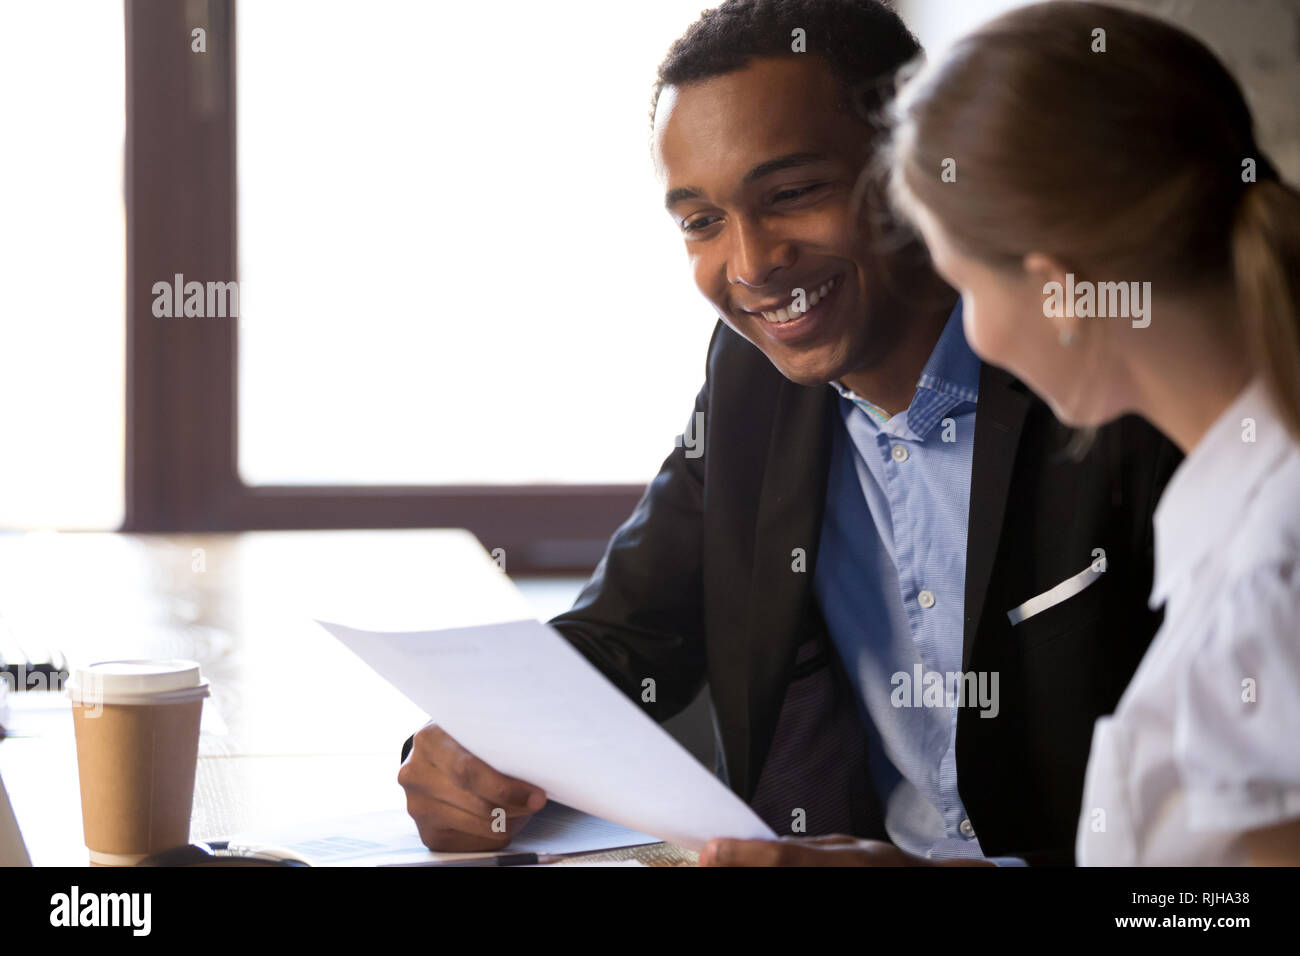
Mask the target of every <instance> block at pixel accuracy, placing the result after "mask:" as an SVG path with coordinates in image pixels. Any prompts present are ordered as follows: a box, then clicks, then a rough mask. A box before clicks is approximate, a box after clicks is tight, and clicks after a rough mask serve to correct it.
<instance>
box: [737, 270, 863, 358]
mask: <svg viewBox="0 0 1300 956" xmlns="http://www.w3.org/2000/svg"><path fill="white" fill-rule="evenodd" d="M842 285H843V282H842V276H841V275H834V276H831V277H830V278H829V279H826V280H824V281H822V282H821V283H819V284H818V285H815V286H814V285H811V284H809V285H807V286H795V287H794V288H795V289H802V290H803V295H801V296H800V295H796V294H795V293H794V292H793V291H792V292H791V294H790V295H788V296H786V297H785V298H783V299H770V300H768V301H766V302H761V303H755V304H754V306H753V307H742V311H744V312H745V313H746V314H747V315H748V316H750V317H751V318H754V319H761V322H758V323H756V324H758V325H760V326H761V327H762V328H763V331H764V332H766V333H767V334H768V335H769V336H770V337H771V338H773V339H775V340H776V341H777V342H780V343H782V344H790V343H791V342H794V341H796V340H801V339H804V338H807V337H809V336H811V335H812V334H813V333H814V332H816V331H817V330H818V329H819V328H820V327H821V326H822V323H823V320H824V319H825V318H826V317H827V316H829V315H830V314H831V312H832V310H833V308H834V306H835V304H836V302H837V301H838V300H839V290H840V288H841V287H842Z"/></svg>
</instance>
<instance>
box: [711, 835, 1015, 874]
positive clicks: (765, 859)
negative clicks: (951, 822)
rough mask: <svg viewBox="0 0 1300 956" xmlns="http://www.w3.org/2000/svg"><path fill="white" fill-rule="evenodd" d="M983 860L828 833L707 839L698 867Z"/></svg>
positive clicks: (945, 863)
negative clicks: (928, 854) (942, 856)
mask: <svg viewBox="0 0 1300 956" xmlns="http://www.w3.org/2000/svg"><path fill="white" fill-rule="evenodd" d="M963 865H987V866H993V865H994V864H992V863H988V861H986V860H943V861H935V860H927V859H925V858H924V857H919V856H913V855H912V854H910V853H906V852H904V851H903V850H900V849H899V848H898V847H896V846H894V844H892V843H885V842H883V841H881V840H859V839H858V838H857V837H851V836H845V835H844V834H842V833H835V834H831V835H829V836H815V837H784V838H782V839H780V840H728V839H717V840H710V841H709V842H708V843H707V844H705V847H704V849H703V850H701V851H700V866H963Z"/></svg>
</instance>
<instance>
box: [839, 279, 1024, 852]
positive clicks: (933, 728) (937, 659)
mask: <svg viewBox="0 0 1300 956" xmlns="http://www.w3.org/2000/svg"><path fill="white" fill-rule="evenodd" d="M979 373H980V362H979V359H978V358H977V357H976V356H975V354H974V353H973V352H972V351H971V350H970V347H969V346H968V345H967V343H966V338H965V335H964V334H963V331H962V319H961V303H960V302H958V304H957V306H956V307H955V308H954V309H953V312H952V314H951V315H950V316H949V318H948V322H947V325H945V326H944V330H943V333H942V334H941V335H940V337H939V341H938V343H937V344H936V345H935V347H934V351H933V352H932V353H931V355H930V358H929V361H928V362H926V365H925V368H924V370H923V371H922V373H921V377H920V378H919V379H918V380H917V387H916V394H915V395H914V396H913V398H912V402H911V404H910V405H909V406H908V407H907V409H906V410H905V411H902V412H899V413H898V414H897V415H894V416H892V417H890V416H888V415H887V414H885V413H884V412H883V411H882V410H881V409H880V408H878V407H877V406H875V405H873V404H872V403H871V402H870V401H867V400H866V399H864V398H862V397H861V396H858V395H855V394H854V393H853V392H852V391H850V390H849V389H847V388H845V387H844V386H843V385H841V384H840V383H838V382H834V383H832V385H833V387H834V388H835V389H836V390H837V391H838V392H839V394H840V399H839V400H838V402H837V403H836V405H837V408H836V414H837V417H838V418H839V419H840V420H841V421H842V423H843V427H837V428H836V429H834V441H833V448H832V459H831V470H830V476H829V481H828V485H827V495H826V511H825V516H824V518H823V522H822V531H821V541H820V544H819V552H818V559H817V564H816V573H815V577H814V589H815V591H816V594H817V598H818V601H819V603H820V606H821V610H822V615H823V617H824V618H825V620H826V624H827V627H828V629H829V631H830V634H831V638H832V640H833V641H834V642H835V646H836V648H837V650H838V651H839V654H840V657H841V659H842V660H843V662H844V666H845V670H846V671H847V673H848V676H849V679H850V680H851V681H852V682H853V685H854V688H855V690H856V691H857V696H858V703H859V707H860V712H861V715H862V719H863V723H864V724H865V726H866V727H867V731H868V737H869V739H870V741H871V751H870V762H871V772H872V777H873V780H874V783H875V786H876V790H877V793H878V794H879V796H880V802H881V806H882V807H883V808H884V811H885V828H886V830H887V832H888V833H889V837H890V839H891V840H892V841H893V842H894V843H895V844H896V845H898V846H899V847H901V848H902V849H904V850H906V851H908V852H910V853H915V854H918V855H921V856H929V857H932V858H934V859H945V858H952V857H980V856H982V852H981V850H980V846H979V840H978V837H977V835H976V833H975V831H974V829H973V828H972V826H971V823H970V821H969V819H968V818H967V816H966V809H965V807H963V806H962V802H961V797H960V796H959V795H958V793H957V757H956V740H957V708H956V707H955V706H952V705H951V704H952V699H951V695H949V694H948V692H947V688H949V687H950V686H952V684H951V683H950V682H951V681H952V680H953V678H951V677H949V676H948V675H955V674H958V673H960V671H961V658H962V633H963V628H962V621H963V614H962V611H963V603H964V598H965V582H966V523H967V517H968V513H969V509H970V472H971V453H972V451H973V449H974V436H975V403H976V400H977V398H978V395H979ZM930 672H935V673H937V674H939V675H944V678H943V679H944V681H945V683H944V685H943V686H944V688H945V691H944V694H943V695H942V705H940V706H936V705H935V704H937V703H939V701H937V700H936V699H935V695H930V697H928V698H923V693H922V692H923V690H924V687H920V688H915V690H913V685H915V684H916V682H917V679H918V678H921V679H922V682H923V683H924V681H925V679H926V676H925V675H928V674H929V673H930ZM923 700H928V702H929V705H928V706H927V705H922V706H916V703H917V702H922V701H923ZM966 705H967V706H976V705H977V701H975V700H971V699H970V698H969V697H968V698H967V704H966ZM1005 862H1012V861H1010V860H1007V861H1005Z"/></svg>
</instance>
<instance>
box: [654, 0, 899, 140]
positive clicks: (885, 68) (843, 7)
mask: <svg viewBox="0 0 1300 956" xmlns="http://www.w3.org/2000/svg"><path fill="white" fill-rule="evenodd" d="M796 29H800V30H803V31H804V33H803V36H804V42H805V44H806V52H803V53H798V52H794V50H793V49H792V47H793V45H794V42H795V34H794V31H795V30H796ZM920 52H921V45H920V43H919V42H917V39H916V37H915V36H913V35H912V33H911V31H909V30H908V29H907V27H906V26H904V25H903V21H902V20H901V19H899V16H898V14H897V13H895V12H894V11H893V10H892V9H890V8H889V7H888V6H886V5H885V4H884V3H882V2H880V0H727V2H725V3H723V4H722V5H721V6H718V7H714V8H713V9H712V10H705V11H704V13H702V14H701V15H700V18H699V19H698V20H696V21H695V23H693V24H692V25H691V27H690V29H688V30H687V31H686V32H685V33H684V34H682V35H681V37H680V38H678V40H677V42H676V43H674V44H673V45H672V47H671V48H670V49H669V50H668V55H667V56H665V57H664V60H663V62H662V63H660V64H659V76H658V79H657V81H656V82H655V85H654V94H653V96H652V97H651V101H650V122H651V124H652V125H653V123H654V114H655V108H656V107H657V106H658V104H659V94H660V93H662V92H663V89H664V87H665V86H682V85H685V84H687V83H693V82H696V81H698V80H703V79H707V78H709V77H713V76H722V75H724V74H726V73H731V72H734V71H735V70H740V69H743V68H744V67H745V66H747V65H748V64H749V61H750V60H751V59H753V58H754V57H768V56H819V57H821V58H822V59H824V60H825V61H826V62H827V64H828V65H829V66H830V70H831V74H832V75H833V76H834V77H835V78H836V79H837V80H838V81H839V82H840V84H841V87H842V89H843V91H844V104H845V105H848V106H851V107H852V108H853V109H855V110H856V111H858V112H859V114H860V115H862V117H863V118H864V119H866V118H868V117H867V116H866V115H865V114H866V113H869V112H870V111H871V110H872V109H873V108H874V107H875V106H877V105H879V103H881V102H883V101H884V100H885V99H887V98H888V96H889V95H890V94H891V93H892V92H893V80H894V73H895V72H896V71H897V70H898V68H899V67H900V66H902V65H903V64H904V63H906V62H908V61H909V60H911V59H913V58H914V57H916V56H917V55H918V54H919V53H920Z"/></svg>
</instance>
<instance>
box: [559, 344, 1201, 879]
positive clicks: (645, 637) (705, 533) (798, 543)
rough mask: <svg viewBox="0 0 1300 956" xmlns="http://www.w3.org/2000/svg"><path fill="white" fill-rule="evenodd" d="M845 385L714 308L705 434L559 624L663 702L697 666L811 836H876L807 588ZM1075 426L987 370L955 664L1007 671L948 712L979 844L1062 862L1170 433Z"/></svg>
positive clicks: (781, 829)
mask: <svg viewBox="0 0 1300 956" xmlns="http://www.w3.org/2000/svg"><path fill="white" fill-rule="evenodd" d="M837 400H838V398H837V396H836V394H835V393H834V391H833V390H832V389H831V388H830V386H828V385H821V386H817V387H805V386H800V385H796V384H794V383H793V382H791V381H789V380H788V379H786V378H785V377H784V376H782V375H781V374H780V372H778V371H777V370H776V368H775V367H774V366H773V365H772V364H771V363H770V362H769V360H768V359H767V357H766V356H764V355H763V353H762V352H760V351H759V350H758V349H757V348H755V347H754V346H753V345H751V344H750V343H749V342H747V341H745V340H744V339H743V338H741V337H740V336H739V335H737V334H736V333H735V332H734V331H732V330H731V329H729V328H727V327H726V326H725V325H724V324H722V323H721V322H719V323H718V327H717V328H716V330H715V331H714V334H713V338H712V340H711V342H710V346H709V355H708V365H707V380H706V382H705V385H704V387H703V389H702V390H701V391H700V393H699V395H698V397H697V398H696V401H695V410H694V411H695V412H699V413H703V426H704V428H703V444H702V446H699V445H696V447H695V448H692V447H691V446H692V445H694V444H695V442H683V443H682V447H678V448H675V449H674V450H673V452H672V454H670V455H669V456H668V458H667V459H666V460H665V461H664V464H663V467H662V469H661V470H660V471H659V474H658V475H657V476H656V477H655V478H654V480H653V481H652V482H651V483H650V485H649V487H648V488H647V489H646V492H645V495H644V496H643V497H642V499H641V501H640V503H639V504H638V505H637V508H636V510H635V511H634V512H633V514H632V515H631V517H630V518H628V520H627V521H626V522H625V523H624V524H623V525H622V526H621V527H620V528H619V529H618V531H617V532H616V533H615V534H614V536H613V538H612V539H611V540H610V542H609V546H608V548H607V550H606V552H605V555H604V557H603V558H602V559H601V562H600V564H599V565H598V566H597V568H596V571H595V573H594V574H593V576H592V578H591V580H590V581H589V582H588V583H587V585H586V587H585V588H584V589H583V591H582V593H581V595H580V596H579V598H578V600H577V602H576V603H575V605H574V606H573V608H572V609H571V610H569V611H567V612H565V613H563V614H561V615H559V616H558V617H556V618H554V619H553V620H552V621H551V623H552V625H554V626H555V627H556V628H557V629H558V630H559V631H560V633H562V634H563V635H564V636H565V637H566V638H567V639H568V640H569V641H570V642H571V643H572V644H573V645H574V646H575V647H577V648H578V649H579V650H580V651H581V652H582V653H583V654H584V655H585V656H586V657H587V658H588V659H589V660H590V661H591V662H592V663H593V664H594V665H595V666H596V667H598V668H599V669H600V670H601V671H602V672H603V673H604V674H605V675H606V676H607V677H608V678H609V679H610V680H611V681H613V682H614V683H615V684H617V685H618V686H619V687H620V688H621V689H622V690H623V691H624V692H625V693H626V694H628V696H629V697H631V698H632V699H633V700H635V701H637V702H640V703H641V705H642V706H643V707H645V708H646V709H647V711H648V712H649V713H650V714H651V715H652V716H653V717H655V718H656V719H657V720H661V721H662V720H666V719H668V718H669V717H672V716H673V715H674V714H676V713H677V712H678V711H680V710H681V709H683V708H684V707H686V706H687V705H688V704H689V703H690V702H691V701H692V700H693V699H694V697H695V696H696V695H697V693H698V692H699V690H700V688H701V687H702V686H703V685H704V683H705V681H706V680H707V682H708V686H709V690H710V696H711V699H712V704H713V712H714V728H715V734H716V737H717V743H718V748H717V749H718V754H719V761H718V762H719V766H718V768H717V770H718V772H719V774H720V775H722V776H723V778H724V779H725V780H726V781H727V782H728V783H729V785H730V786H731V787H732V789H733V790H734V791H735V792H736V793H737V794H739V795H740V796H741V797H742V798H744V799H745V800H747V801H749V802H750V803H751V805H753V806H754V807H755V808H756V809H757V810H758V811H759V812H760V815H762V816H764V817H765V818H766V819H767V820H768V822H769V824H771V825H772V826H773V828H774V829H775V830H776V831H777V832H778V833H789V832H791V820H792V818H793V816H794V815H795V814H796V813H797V812H799V811H800V810H802V811H803V812H804V814H805V816H806V819H807V832H808V833H809V834H813V833H822V832H833V831H838V832H845V831H848V832H852V833H854V834H856V835H859V836H866V837H875V838H879V839H887V836H886V834H885V831H884V828H883V823H882V814H881V810H880V806H879V804H878V801H877V800H876V797H875V794H874V792H873V788H872V786H871V783H870V778H869V775H868V771H867V762H866V761H867V757H866V731H865V730H864V729H863V727H862V724H861V721H860V718H859V716H858V712H857V708H856V706H855V704H854V700H853V697H852V691H851V690H850V688H849V685H848V682H847V679H846V677H845V675H844V672H843V669H842V665H841V664H840V662H839V659H838V655H837V654H836V652H835V651H834V647H833V645H832V644H831V643H830V642H829V638H828V635H827V631H826V625H825V622H824V621H823V619H822V615H821V613H820V611H819V608H818V604H817V599H816V596H815V595H814V593H813V587H812V580H813V574H814V571H815V562H816V556H817V544H818V534H819V530H820V527H821V522H822V513H823V509H824V506H825V497H826V484H827V476H828V470H829V461H830V442H831V432H830V429H831V428H832V427H839V426H837V424H836V419H835V414H834V409H833V407H832V405H833V403H834V402H835V401H837ZM691 421H692V422H694V421H696V416H695V415H694V413H693V414H692V419H691ZM1074 435H1075V433H1074V432H1073V430H1071V429H1068V428H1066V427H1065V426H1063V425H1062V424H1061V423H1060V422H1058V421H1057V420H1056V418H1055V417H1054V416H1053V415H1052V413H1051V412H1050V410H1049V409H1048V408H1047V406H1046V405H1044V404H1043V403H1042V402H1041V401H1040V400H1038V399H1037V398H1036V397H1035V396H1034V395H1033V394H1032V393H1030V392H1029V391H1028V390H1027V389H1026V388H1025V386H1023V385H1022V384H1021V383H1019V382H1018V381H1017V380H1016V379H1014V378H1013V377H1012V376H1010V375H1009V374H1007V373H1006V372H1003V371H1000V370H999V369H996V368H993V367H992V366H988V365H985V366H983V367H982V369H981V372H980V390H979V402H978V407H977V412H976V424H975V436H974V442H975V448H974V452H973V462H972V466H971V491H970V522H969V535H968V543H967V550H966V588H965V627H964V629H963V654H962V670H963V671H977V672H990V673H991V672H997V673H998V675H999V698H1000V700H999V712H998V714H997V716H996V717H993V718H989V717H981V716H980V711H979V709H977V708H974V707H964V708H961V709H960V711H959V716H958V722H957V768H958V785H959V790H960V794H961V798H962V802H963V803H964V805H965V807H966V810H967V812H968V814H969V819H970V821H971V823H972V824H973V826H974V829H975V833H976V836H977V837H978V839H979V842H980V846H981V848H982V850H983V851H984V853H985V855H987V856H1001V855H1016V856H1022V857H1024V858H1026V859H1027V860H1029V861H1030V862H1057V863H1069V862H1071V861H1072V860H1073V849H1074V837H1075V829H1076V825H1077V821H1078V819H1079V813H1080V803H1081V799H1082V790H1083V773H1084V768H1085V765H1086V763H1087V758H1088V749H1089V745H1090V743H1091V738H1092V728H1093V723H1094V721H1095V720H1096V719H1097V717H1099V716H1100V715H1103V714H1107V713H1110V712H1111V711H1112V710H1113V709H1114V707H1115V704H1116V703H1117V701H1118V699H1119V696H1120V693H1121V692H1122V691H1123V689H1124V687H1125V685H1126V684H1127V683H1128V681H1129V678H1130V677H1131V675H1132V673H1133V671H1134V668H1135V667H1136V666H1137V663H1138V661H1139V660H1140V659H1141V657H1142V655H1143V653H1144V652H1145V650H1146V648H1147V645H1148V643H1149V642H1150V640H1151V637H1152V636H1153V634H1154V633H1155V630H1156V628H1157V627H1158V625H1159V623H1160V616H1159V614H1158V613H1153V612H1152V611H1150V610H1149V609H1148V608H1147V597H1148V595H1149V593H1150V589H1151V566H1152V530H1151V515H1152V511H1153V509H1154V507H1155V504H1156V502H1157V500H1158V499H1159V497H1160V494H1161V491H1162V490H1163V487H1164V484H1165V482H1166V481H1167V480H1168V478H1169V475H1170V473H1171V472H1172V470H1173V469H1174V468H1175V467H1176V465H1177V464H1178V461H1179V459H1180V456H1179V453H1178V451H1177V449H1176V448H1174V446H1172V445H1171V444H1170V443H1169V442H1168V441H1166V440H1165V439H1164V438H1163V437H1162V436H1161V435H1160V434H1159V433H1158V432H1157V431H1156V430H1155V429H1153V428H1151V427H1150V426H1149V425H1147V424H1146V423H1145V422H1143V421H1141V420H1140V419H1137V418H1134V417H1127V418H1124V419H1121V420H1119V421H1117V422H1114V423H1112V424H1110V425H1107V426H1105V427H1102V428H1101V429H1099V430H1098V432H1097V434H1096V437H1095V440H1094V441H1093V442H1092V445H1091V447H1090V449H1089V450H1088V452H1087V453H1086V455H1084V456H1083V457H1082V458H1081V459H1080V458H1078V456H1071V455H1069V454H1067V452H1066V449H1067V445H1068V444H1069V443H1070V440H1071V438H1072V437H1074ZM694 438H695V440H696V441H698V440H699V438H700V436H699V435H698V434H695V435H694ZM699 451H702V454H699V453H698V452H699ZM862 533H863V534H873V533H875V532H874V528H871V527H865V528H863V529H862ZM1096 548H1102V549H1104V552H1105V560H1106V566H1107V570H1106V572H1105V573H1104V574H1102V575H1101V577H1100V578H1099V579H1098V580H1097V581H1096V582H1095V583H1093V584H1092V585H1091V586H1089V587H1088V588H1086V589H1085V590H1083V591H1082V592H1080V593H1079V594H1077V595H1075V596H1073V597H1071V598H1069V599H1068V600H1066V601H1064V602H1063V603H1061V604H1058V605H1057V606H1055V607H1052V608H1050V609H1048V610H1046V611H1044V612H1042V613H1040V614H1038V615H1036V616H1033V617H1030V618H1029V619H1027V620H1024V621H1022V622H1021V623H1019V624H1018V625H1015V626H1012V624H1011V623H1010V621H1009V619H1008V617H1007V612H1008V611H1009V610H1010V609H1012V608H1014V607H1016V606H1018V605H1020V604H1021V603H1023V602H1024V601H1026V600H1027V599H1029V598H1031V597H1033V596H1035V595H1038V594H1041V593H1043V592H1044V591H1047V590H1048V589H1050V588H1051V587H1053V586H1054V585H1056V584H1058V583H1060V582H1062V581H1064V580H1065V579H1067V578H1069V577H1072V576H1074V575H1076V574H1078V573H1079V572H1080V571H1082V570H1084V569H1085V568H1087V567H1088V566H1089V565H1090V564H1091V563H1092V562H1093V561H1094V557H1095V553H1094V549H1096ZM796 549H803V553H804V554H805V555H806V569H805V570H802V571H800V570H796V568H798V567H799V566H800V563H799V559H798V552H797V551H796ZM863 626H864V627H871V626H872V622H869V621H866V622H863ZM646 678H651V679H653V681H654V685H653V686H654V695H653V696H654V698H655V699H654V700H653V701H652V702H644V701H643V700H642V698H643V696H649V695H643V691H644V690H645V688H646V687H647V686H648V685H645V684H643V681H644V680H645V679H646Z"/></svg>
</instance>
